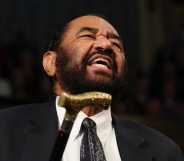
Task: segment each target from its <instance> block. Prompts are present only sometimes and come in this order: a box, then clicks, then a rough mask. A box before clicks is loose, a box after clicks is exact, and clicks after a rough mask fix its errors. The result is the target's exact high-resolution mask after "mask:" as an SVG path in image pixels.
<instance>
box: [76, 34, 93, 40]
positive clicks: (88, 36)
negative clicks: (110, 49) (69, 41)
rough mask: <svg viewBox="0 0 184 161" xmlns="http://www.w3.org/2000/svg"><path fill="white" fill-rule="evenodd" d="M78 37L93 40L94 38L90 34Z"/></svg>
mask: <svg viewBox="0 0 184 161" xmlns="http://www.w3.org/2000/svg"><path fill="white" fill-rule="evenodd" d="M79 37H82V38H91V39H95V36H94V35H92V34H83V35H79Z"/></svg>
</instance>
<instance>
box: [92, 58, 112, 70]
mask: <svg viewBox="0 0 184 161" xmlns="http://www.w3.org/2000/svg"><path fill="white" fill-rule="evenodd" d="M94 63H96V64H102V65H106V66H107V67H108V68H111V63H110V62H109V61H108V60H106V59H100V58H99V59H96V60H95V61H94Z"/></svg>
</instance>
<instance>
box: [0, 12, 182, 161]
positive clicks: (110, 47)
mask: <svg viewBox="0 0 184 161" xmlns="http://www.w3.org/2000/svg"><path fill="white" fill-rule="evenodd" d="M43 67H44V69H45V71H46V73H47V74H48V75H49V76H50V77H53V79H54V82H55V93H56V95H57V98H56V102H50V103H45V104H32V105H27V106H19V107H15V108H11V109H7V110H4V111H2V112H1V113H0V119H1V120H0V130H1V132H0V161H49V159H50V156H51V154H52V152H53V148H54V145H55V144H54V143H55V140H56V136H57V134H58V131H59V129H60V127H61V126H62V123H63V119H64V115H65V107H60V105H59V103H58V102H59V100H60V99H61V97H60V95H61V93H63V92H66V93H67V94H72V95H76V94H80V93H84V92H89V91H100V92H105V93H109V94H111V92H112V90H113V88H114V86H115V85H117V83H118V82H119V80H120V79H121V77H122V75H123V73H124V69H125V53H124V47H123V42H122V41H121V39H120V36H119V34H118V32H117V31H116V29H115V28H114V27H113V26H112V25H111V24H110V23H109V22H108V21H107V20H105V19H104V18H102V17H100V16H95V15H85V16H81V17H78V18H75V19H73V20H72V21H70V22H69V23H68V24H67V25H66V26H65V28H64V30H63V32H61V33H60V36H59V38H58V39H57V40H56V41H55V42H54V44H52V45H51V47H50V48H49V50H48V51H46V52H45V53H44V55H43ZM111 108H113V107H109V108H107V109H106V108H104V107H103V106H99V105H95V104H89V105H85V106H84V107H83V108H82V109H81V111H80V112H79V113H78V115H77V117H76V119H75V121H74V123H73V125H72V126H73V127H72V129H71V132H70V136H69V138H68V141H67V145H66V148H65V150H64V153H63V157H62V160H63V161H74V160H75V161H79V160H80V159H81V160H82V158H83V155H84V158H85V157H88V156H85V153H86V154H89V155H91V153H93V154H94V153H95V155H92V160H93V161H95V160H96V159H97V160H98V159H99V156H100V159H99V160H107V161H120V160H122V161H183V158H182V154H181V151H180V150H179V149H178V147H177V145H176V144H175V143H173V142H172V141H171V140H170V139H169V138H167V137H166V136H164V135H162V134H160V133H159V132H157V131H154V130H153V129H150V128H148V127H144V126H142V125H139V124H136V123H133V122H129V121H120V120H118V119H117V118H115V117H112V116H111ZM85 118H90V119H89V120H93V122H95V124H96V128H97V129H96V130H97V135H98V137H97V136H95V137H96V138H97V139H98V141H97V144H98V145H100V146H99V147H101V148H103V149H100V150H99V149H98V150H96V152H99V153H98V155H96V152H94V151H93V148H94V149H95V148H97V147H98V145H93V143H92V142H91V144H90V146H89V147H88V145H85V146H84V145H83V138H84V136H85V133H82V134H81V133H80V131H81V129H82V128H81V127H83V120H85ZM89 131H90V130H89ZM89 138H90V136H89ZM89 138H88V139H87V141H89ZM81 147H83V149H82V148H81ZM84 147H85V148H88V149H89V150H88V151H85V150H86V149H85V148H84ZM91 147H93V148H91ZM92 151H93V152H92ZM94 156H96V157H97V158H95V157H94ZM102 158H103V159H102ZM90 159H91V158H90V157H89V159H86V160H90ZM83 160H85V159H83Z"/></svg>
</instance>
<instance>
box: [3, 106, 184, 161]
mask: <svg viewBox="0 0 184 161" xmlns="http://www.w3.org/2000/svg"><path fill="white" fill-rule="evenodd" d="M57 123H58V122H57V114H56V110H55V105H54V103H45V104H32V105H26V106H17V107H13V108H9V109H6V110H2V111H1V112H0V161H49V157H50V154H51V151H52V149H53V146H54V141H55V139H56V136H57V131H58V128H57V127H58V124H57ZM113 125H114V128H115V133H116V138H117V143H118V148H119V151H120V155H121V159H122V161H184V159H183V158H182V154H181V151H180V150H179V149H178V147H177V146H176V144H175V143H173V142H172V141H171V140H170V139H169V138H167V137H166V136H164V135H162V134H160V133H159V132H157V131H155V130H153V129H150V128H148V127H145V126H143V125H139V124H137V123H134V122H130V121H120V120H118V119H117V118H113Z"/></svg>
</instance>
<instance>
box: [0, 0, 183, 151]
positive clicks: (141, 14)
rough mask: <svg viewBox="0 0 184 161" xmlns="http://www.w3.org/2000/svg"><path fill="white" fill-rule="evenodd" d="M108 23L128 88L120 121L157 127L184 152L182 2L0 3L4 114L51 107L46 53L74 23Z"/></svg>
mask: <svg viewBox="0 0 184 161" xmlns="http://www.w3.org/2000/svg"><path fill="white" fill-rule="evenodd" d="M86 13H97V14H102V15H105V16H106V17H108V18H109V19H110V20H111V21H112V23H113V24H114V25H115V26H116V28H117V29H118V30H119V31H120V34H121V35H122V37H123V41H124V43H125V46H126V57H127V60H128V72H127V77H126V88H124V86H123V85H120V88H119V90H118V91H117V93H118V94H117V101H116V102H115V104H116V107H117V108H116V109H113V110H114V112H115V113H117V114H119V115H120V116H121V117H125V118H128V119H133V120H136V121H140V122H143V123H145V124H148V125H149V126H152V127H154V128H156V129H158V130H160V131H162V132H164V133H165V134H166V135H168V136H170V137H171V138H173V139H174V140H175V141H176V142H177V143H178V144H179V145H180V146H181V147H182V148H183V149H184V137H183V136H184V125H183V121H184V99H183V97H184V90H183V89H184V87H183V82H184V53H183V51H184V22H183V19H184V2H183V1H182V0H128V1H127V0H126V1H125V0H124V1H123V0H114V1H112V0H101V1H100V0H88V1H86V0H73V1H72V0H52V1H51V0H32V1H25V0H6V1H1V2H0V108H2V109H3V108H8V107H9V106H13V105H17V104H24V103H33V102H40V101H47V100H48V99H49V97H51V96H52V95H53V94H52V87H51V83H50V81H49V79H48V78H47V77H46V76H45V74H44V72H43V70H42V67H41V56H42V51H43V49H44V48H45V45H46V44H47V42H48V41H49V40H50V38H51V37H52V35H53V34H54V33H55V31H56V30H57V29H58V28H60V26H61V25H62V24H63V23H64V22H66V21H67V20H68V19H70V18H71V17H75V16H78V15H81V14H86Z"/></svg>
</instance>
